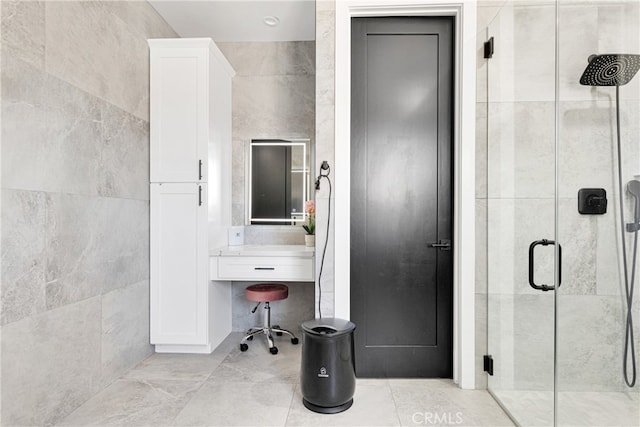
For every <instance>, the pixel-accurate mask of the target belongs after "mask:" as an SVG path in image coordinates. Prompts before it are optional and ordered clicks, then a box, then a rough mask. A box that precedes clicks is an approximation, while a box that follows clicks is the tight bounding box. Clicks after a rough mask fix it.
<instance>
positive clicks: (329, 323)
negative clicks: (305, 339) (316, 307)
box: [302, 317, 356, 336]
mask: <svg viewBox="0 0 640 427" xmlns="http://www.w3.org/2000/svg"><path fill="white" fill-rule="evenodd" d="M355 328H356V325H355V324H354V323H353V322H350V321H348V320H344V319H337V318H335V317H323V318H322V319H313V320H307V321H306V322H303V323H302V330H304V331H305V332H307V333H309V334H313V335H328V336H336V335H342V334H345V333H348V332H351V331H353V330H354V329H355Z"/></svg>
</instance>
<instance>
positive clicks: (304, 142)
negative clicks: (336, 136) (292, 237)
mask: <svg viewBox="0 0 640 427" xmlns="http://www.w3.org/2000/svg"><path fill="white" fill-rule="evenodd" d="M270 145H271V146H290V147H293V146H302V149H303V158H304V166H303V169H302V172H303V173H302V176H303V180H304V183H303V187H302V188H303V194H302V202H303V206H302V212H301V214H300V215H299V216H298V215H296V216H295V217H294V216H292V217H290V218H259V219H254V218H251V208H252V188H251V187H252V179H253V175H252V172H253V150H252V147H254V146H270ZM312 154H313V153H312V150H311V139H310V138H252V139H250V140H248V141H247V142H246V145H245V159H246V162H245V221H244V222H245V226H254V225H257V226H261V227H264V226H272V227H293V226H300V225H302V224H304V223H305V222H306V220H307V213H306V212H304V202H305V201H307V200H309V197H310V195H311V194H313V193H312V189H311V164H312V161H313V159H312ZM260 222H265V223H268V224H260ZM274 223H281V224H274Z"/></svg>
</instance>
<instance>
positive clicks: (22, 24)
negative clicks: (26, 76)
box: [0, 0, 45, 69]
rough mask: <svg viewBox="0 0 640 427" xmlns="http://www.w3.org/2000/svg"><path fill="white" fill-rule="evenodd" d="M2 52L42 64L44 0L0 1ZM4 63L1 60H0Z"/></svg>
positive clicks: (34, 64)
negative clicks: (0, 11) (0, 12)
mask: <svg viewBox="0 0 640 427" xmlns="http://www.w3.org/2000/svg"><path fill="white" fill-rule="evenodd" d="M0 7H1V8H2V21H1V27H0V37H1V38H2V55H3V57H4V56H5V55H12V56H15V57H16V58H19V59H21V60H22V61H25V62H27V63H29V64H31V65H33V66H34V67H36V68H38V69H43V68H44V42H45V25H44V2H40V1H22V0H6V1H2V4H0ZM3 66H4V64H3Z"/></svg>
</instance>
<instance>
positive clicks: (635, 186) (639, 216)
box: [627, 179, 640, 232]
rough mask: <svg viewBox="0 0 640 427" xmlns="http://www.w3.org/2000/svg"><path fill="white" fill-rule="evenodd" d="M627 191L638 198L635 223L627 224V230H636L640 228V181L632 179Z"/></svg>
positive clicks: (634, 215) (634, 217) (634, 216)
mask: <svg viewBox="0 0 640 427" xmlns="http://www.w3.org/2000/svg"><path fill="white" fill-rule="evenodd" d="M627 191H628V192H629V194H631V195H632V196H633V197H634V198H635V199H636V205H635V210H634V213H633V223H631V224H627V231H629V232H635V231H638V230H640V181H636V180H635V179H632V180H631V181H629V182H628V183H627Z"/></svg>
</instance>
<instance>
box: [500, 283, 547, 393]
mask: <svg viewBox="0 0 640 427" xmlns="http://www.w3.org/2000/svg"><path fill="white" fill-rule="evenodd" d="M553 298H554V296H553V294H552V293H548V292H547V293H542V292H539V293H538V294H535V295H517V296H516V297H515V298H514V317H513V323H514V353H513V363H514V385H515V388H516V389H521V390H552V389H553V364H554V341H553V332H554V331H553V328H554V315H553V313H554V301H553ZM494 363H495V362H494Z"/></svg>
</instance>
